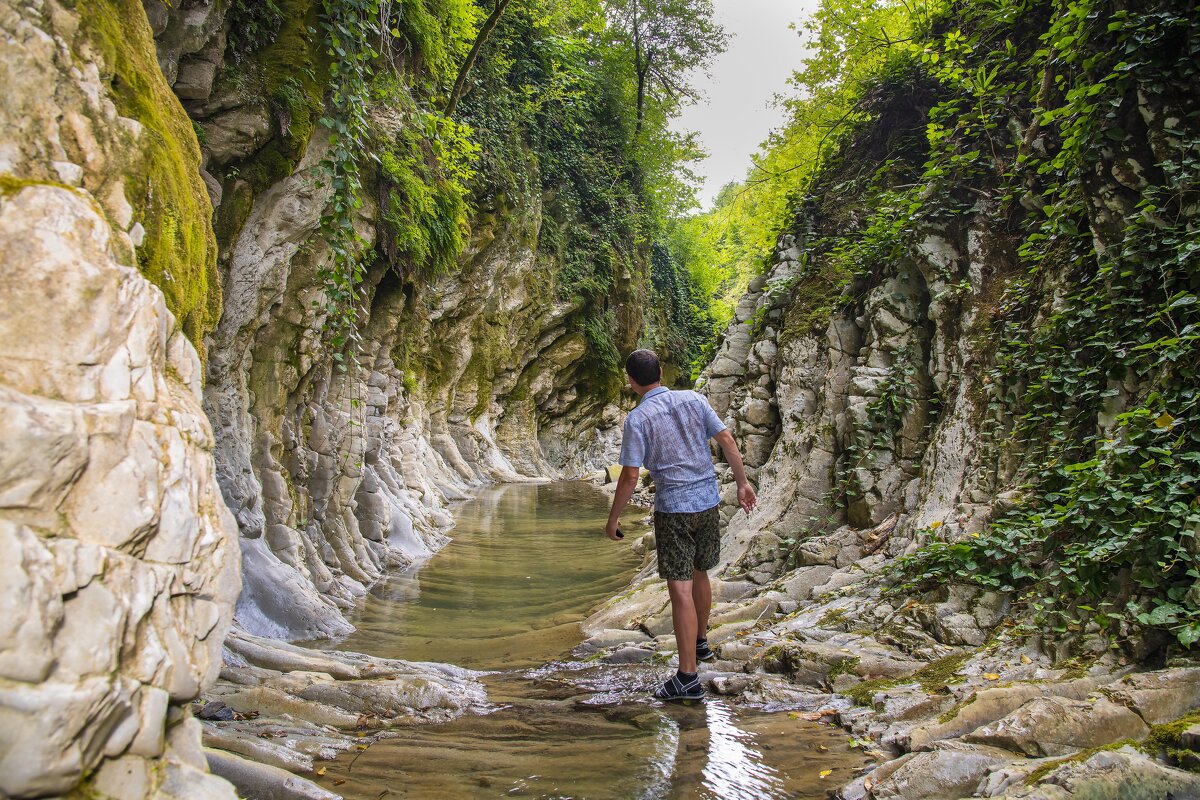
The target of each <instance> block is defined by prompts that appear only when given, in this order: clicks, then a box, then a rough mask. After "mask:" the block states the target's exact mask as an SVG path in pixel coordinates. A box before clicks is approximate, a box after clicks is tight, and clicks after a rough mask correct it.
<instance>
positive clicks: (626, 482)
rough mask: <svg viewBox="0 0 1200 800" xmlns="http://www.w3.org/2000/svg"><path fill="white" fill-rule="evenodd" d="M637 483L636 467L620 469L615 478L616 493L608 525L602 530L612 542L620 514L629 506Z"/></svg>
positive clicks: (609, 513) (614, 539) (615, 536)
mask: <svg viewBox="0 0 1200 800" xmlns="http://www.w3.org/2000/svg"><path fill="white" fill-rule="evenodd" d="M637 482H638V468H637V467H624V466H623V467H621V476H620V477H619V478H617V491H616V494H614V495H613V504H612V510H611V511H609V512H608V525H606V526H605V528H604V533H605V534H607V535H608V538H610V539H612V540H613V541H614V542H615V541H616V540H617V523H618V522H619V521H620V519H621V512H622V511H624V510H625V506H627V505H628V504H629V498H631V497H633V490H634V489H636V488H637Z"/></svg>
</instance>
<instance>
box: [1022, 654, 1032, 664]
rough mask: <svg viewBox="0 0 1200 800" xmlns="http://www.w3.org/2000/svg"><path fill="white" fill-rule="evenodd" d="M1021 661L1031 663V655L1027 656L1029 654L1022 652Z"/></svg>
mask: <svg viewBox="0 0 1200 800" xmlns="http://www.w3.org/2000/svg"><path fill="white" fill-rule="evenodd" d="M1021 663H1022V664H1029V663H1031V661H1030V658H1029V656H1027V655H1025V654H1024V653H1022V654H1021Z"/></svg>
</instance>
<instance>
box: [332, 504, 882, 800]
mask: <svg viewBox="0 0 1200 800" xmlns="http://www.w3.org/2000/svg"><path fill="white" fill-rule="evenodd" d="M606 512H607V497H606V496H605V495H604V494H603V493H601V492H599V491H597V490H596V489H595V488H594V487H592V486H590V485H588V484H586V483H551V484H541V485H537V484H515V485H502V486H497V487H492V488H488V489H484V490H483V491H482V492H481V493H480V495H479V496H478V497H477V498H475V499H474V500H470V501H468V502H465V503H463V504H462V505H461V506H460V507H459V508H458V509H457V513H456V515H455V518H456V519H455V521H456V526H455V529H454V532H453V534H452V535H453V540H452V541H451V543H450V544H449V545H447V547H446V548H445V549H444V550H443V551H441V552H439V553H438V554H437V555H435V556H434V557H433V558H432V559H430V560H429V561H428V562H426V563H425V564H424V565H423V566H419V567H416V568H414V569H412V570H410V571H406V572H403V573H400V574H397V575H393V576H391V577H390V578H389V579H388V580H386V581H384V582H382V583H381V584H380V585H379V586H378V587H377V588H376V589H375V590H374V591H373V592H372V593H371V595H370V596H369V597H368V598H367V600H366V602H365V603H364V605H363V606H362V608H361V609H360V610H359V611H358V612H357V613H356V614H355V615H354V616H353V617H352V621H353V623H354V624H355V625H356V626H357V628H358V630H357V631H356V632H355V633H354V634H352V635H351V636H350V637H349V638H347V639H345V640H340V641H337V642H329V643H328V646H336V647H337V648H339V649H349V650H354V651H357V652H361V653H366V654H369V655H374V656H382V657H386V658H407V659H409V660H423V659H424V660H431V661H447V662H452V663H455V664H458V665H461V666H467V667H471V668H473V669H479V670H484V671H486V672H487V674H486V676H485V677H484V679H483V680H484V683H485V684H486V685H487V687H488V700H489V701H490V703H492V704H493V710H492V711H491V713H489V714H486V715H483V716H473V715H468V716H466V717H462V718H460V719H458V720H455V721H453V722H450V723H446V724H443V725H432V726H416V727H409V728H399V729H396V731H395V733H396V736H395V738H387V739H381V740H379V741H377V742H375V743H373V744H371V745H370V746H369V747H368V749H366V750H365V751H358V752H351V753H350V754H348V755H343V756H342V757H340V758H339V759H338V760H337V761H336V762H333V763H331V764H329V765H327V769H326V773H325V775H323V776H321V777H319V778H318V782H319V783H321V784H322V785H324V786H325V787H326V788H329V789H331V790H334V791H336V792H338V793H339V794H341V795H343V796H344V797H346V798H364V799H366V798H371V799H372V800H374V799H375V798H380V797H397V798H398V797H511V796H516V797H573V798H585V797H586V798H632V797H647V798H649V797H655V798H657V797H667V796H670V797H714V798H716V797H720V798H774V797H824V796H825V789H826V788H827V787H828V786H830V785H833V782H834V781H838V780H840V781H842V782H845V781H846V780H848V779H849V778H850V777H852V775H853V774H854V768H855V767H857V766H860V765H861V764H862V763H863V755H862V753H860V752H857V751H854V750H851V749H850V748H849V747H848V746H847V744H846V736H845V734H844V733H843V732H842V731H840V730H839V729H835V728H829V727H824V726H820V725H817V724H815V723H811V722H806V721H804V720H802V719H797V718H795V715H792V716H789V715H788V714H787V713H785V712H776V713H763V712H760V711H757V710H750V709H740V708H735V707H734V706H732V705H731V704H730V703H729V702H727V701H725V700H722V699H719V698H712V699H710V700H709V701H708V702H707V703H706V704H703V705H694V706H683V705H678V704H670V705H663V704H661V703H656V702H654V701H652V700H650V699H649V697H650V694H651V692H652V691H653V689H654V686H655V685H656V684H657V683H658V682H661V680H662V673H664V672H665V671H666V667H663V666H655V665H652V664H650V663H645V664H613V663H606V662H603V661H598V660H584V661H579V660H573V659H572V658H571V656H570V651H571V649H572V648H573V647H575V646H576V645H578V644H579V643H580V641H581V640H582V638H583V636H582V634H581V632H580V627H579V622H580V620H581V619H582V618H583V617H584V616H585V615H586V614H587V613H588V612H589V611H590V610H591V609H592V608H593V607H595V606H596V605H597V604H598V603H600V602H602V601H603V600H606V599H608V598H609V597H610V596H612V595H614V594H617V593H619V592H620V591H622V590H623V588H624V587H625V586H626V585H627V584H628V581H629V579H630V577H631V576H632V575H633V573H634V571H635V570H636V568H637V566H638V563H639V559H637V558H635V557H634V556H633V554H632V552H631V550H630V548H629V546H628V545H624V544H622V545H613V544H612V543H611V542H610V541H609V540H608V539H606V538H604V537H603V536H602V535H601V534H600V531H601V530H602V527H603V523H604V519H605V516H606ZM638 516H640V512H636V511H635V512H631V513H630V514H629V515H627V517H626V522H625V523H624V525H625V529H626V530H628V531H630V532H637V531H638V528H639V523H638V521H637V517H638ZM631 538H632V537H631ZM823 770H832V773H833V774H827V775H826V777H825V778H822V777H821V776H820V773H821V771H823ZM341 781H344V783H341ZM401 783H402V784H403V788H400V786H401Z"/></svg>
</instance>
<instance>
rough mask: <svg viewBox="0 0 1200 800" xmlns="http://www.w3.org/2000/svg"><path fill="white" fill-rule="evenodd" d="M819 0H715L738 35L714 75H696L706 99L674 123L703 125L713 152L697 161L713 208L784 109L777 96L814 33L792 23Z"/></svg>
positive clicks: (721, 17) (705, 201)
mask: <svg viewBox="0 0 1200 800" xmlns="http://www.w3.org/2000/svg"><path fill="white" fill-rule="evenodd" d="M817 6H818V0H713V7H714V9H715V11H716V19H717V22H719V23H721V24H722V25H724V26H725V30H726V31H727V32H729V33H730V34H731V36H730V40H729V49H728V50H726V51H725V52H724V53H722V54H721V55H720V56H718V57H717V58H716V59H714V61H713V64H712V69H711V70H710V71H711V74H712V77H711V78H709V77H705V76H704V75H695V76H693V80H692V85H693V86H695V87H696V88H698V89H700V90H701V92H703V94H704V95H705V96H706V98H707V99H706V100H703V101H701V102H700V103H698V104H696V105H693V106H690V107H688V108H686V109H684V111H683V113H682V114H681V115H680V117H679V118H678V119H677V120H675V122H674V124H673V126H672V127H674V128H675V129H676V130H680V131H685V130H691V131H696V132H697V133H699V134H700V143H701V144H702V145H703V146H704V149H705V150H707V151H708V154H709V156H708V159H707V160H705V161H703V162H701V163H700V164H698V165H697V168H696V172H698V173H699V174H700V175H703V176H704V177H705V181H704V183H703V185H702V186H701V187H700V192H699V199H700V204H701V205H702V206H703V207H705V208H708V207H709V206H711V205H712V202H713V200H714V199H715V198H716V196H717V192H719V191H720V190H721V187H722V186H724V185H725V184H726V183H729V181H735V180H741V179H742V178H744V177H746V171H747V170H748V169H749V168H750V156H751V155H753V154H754V152H755V151H756V150H758V146H759V144H761V143H762V142H763V141H764V140H765V139H766V138H767V134H768V133H769V132H770V131H771V129H772V128H777V127H779V126H780V125H781V124H782V123H783V112H782V111H781V110H780V109H777V108H774V107H772V105H771V99H772V98H773V97H774V96H775V95H776V94H779V93H780V92H784V91H785V90H787V88H788V85H787V80H788V78H790V77H791V75H792V72H793V71H794V70H796V69H797V68H799V67H800V64H801V62H802V61H803V59H804V55H805V49H804V46H803V45H804V40H805V38H807V34H805V33H804V32H803V31H797V30H791V29H790V28H789V27H788V26H789V25H791V24H792V23H799V22H801V21H802V20H804V19H805V18H807V17H808V16H809V15H810V14H812V13H813V12H814V11H816V10H817Z"/></svg>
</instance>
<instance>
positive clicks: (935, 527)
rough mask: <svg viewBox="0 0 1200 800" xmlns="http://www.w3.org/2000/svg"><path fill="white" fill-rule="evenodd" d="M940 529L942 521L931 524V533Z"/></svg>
mask: <svg viewBox="0 0 1200 800" xmlns="http://www.w3.org/2000/svg"><path fill="white" fill-rule="evenodd" d="M940 527H942V521H941V520H940V519H938V520H934V521H933V522H931V523H929V530H931V531H936V530H937V529H938V528H940Z"/></svg>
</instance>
